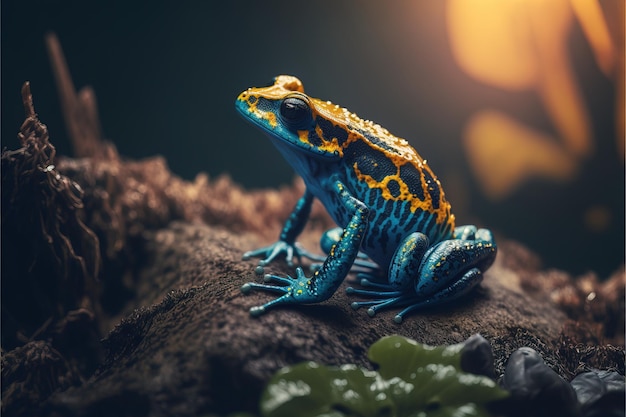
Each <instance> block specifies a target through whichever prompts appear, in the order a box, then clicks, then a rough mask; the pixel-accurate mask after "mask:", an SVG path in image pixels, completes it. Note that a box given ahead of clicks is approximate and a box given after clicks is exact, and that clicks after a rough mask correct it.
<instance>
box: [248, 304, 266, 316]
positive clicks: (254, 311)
mask: <svg viewBox="0 0 626 417" xmlns="http://www.w3.org/2000/svg"><path fill="white" fill-rule="evenodd" d="M264 313H265V307H264V306H255V307H252V308H250V315H251V316H252V317H259V316H260V315H262V314H264Z"/></svg>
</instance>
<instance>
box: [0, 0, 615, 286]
mask: <svg viewBox="0 0 626 417" xmlns="http://www.w3.org/2000/svg"><path fill="white" fill-rule="evenodd" d="M615 1H616V2H617V1H621V0H615ZM390 4H391V3H390V2H381V1H375V0H353V1H331V0H326V1H316V2H304V1H303V2H295V1H288V0H283V1H263V2H258V1H242V0H237V1H226V2H201V1H178V2H167V3H166V2H158V1H157V2H143V3H142V2H132V1H125V2H121V1H92V2H87V1H60V0H39V1H31V2H29V1H20V0H2V3H1V7H2V9H1V19H2V21H1V31H2V32H1V52H2V56H1V59H2V61H1V62H2V67H1V70H2V72H1V75H2V85H1V88H2V90H1V95H2V102H1V110H2V114H1V120H2V131H1V133H2V146H3V147H8V148H16V147H17V146H18V141H17V138H16V133H17V131H18V129H19V126H20V125H21V123H22V121H23V108H22V104H21V97H20V88H21V85H22V83H23V82H24V81H26V80H28V81H30V82H31V89H32V92H33V96H34V101H35V109H36V110H37V112H38V114H39V116H40V119H41V120H42V121H43V122H44V123H46V124H47V125H48V128H49V130H50V136H51V139H52V142H53V143H54V144H55V145H56V147H57V150H58V151H59V153H61V154H66V155H70V154H71V150H70V144H69V141H68V139H67V133H66V131H65V127H64V125H63V120H62V115H61V113H60V107H59V102H58V98H57V92H56V88H55V85H54V80H53V77H52V72H51V70H50V65H49V62H48V57H47V53H46V50H45V45H44V34H45V33H47V32H48V31H54V32H56V34H57V35H58V37H59V40H60V42H61V45H62V47H63V49H64V52H65V54H66V57H67V60H68V64H69V68H70V71H71V73H72V76H73V79H74V83H75V85H76V87H77V88H80V87H82V86H85V85H91V86H92V87H93V88H94V90H95V92H96V95H97V99H98V105H99V110H100V117H101V123H102V126H103V130H104V134H105V136H106V137H107V138H109V139H110V140H111V141H113V142H114V143H115V144H116V146H117V147H118V149H119V151H120V153H121V154H122V155H124V156H127V157H130V158H143V157H148V156H152V155H155V154H161V155H163V156H165V157H166V158H167V160H168V163H169V166H170V167H171V169H172V170H173V171H174V172H175V173H176V174H178V175H180V176H182V177H184V178H187V179H193V177H194V176H195V175H196V174H198V173H199V172H201V171H204V172H207V173H209V175H210V176H211V177H216V176H218V175H221V174H228V175H230V176H231V177H232V178H233V179H234V180H235V181H236V182H238V183H240V184H242V185H244V186H245V187H247V188H259V187H276V186H278V185H281V184H287V183H291V181H292V179H293V171H292V169H291V168H290V167H289V165H288V164H287V162H286V161H284V160H282V158H281V156H280V155H279V154H278V152H276V151H275V149H274V148H273V147H272V146H271V145H270V144H269V142H268V140H267V139H266V138H264V137H263V136H262V135H261V133H260V132H259V131H256V130H254V129H253V128H252V127H251V126H249V125H248V124H246V123H244V122H243V121H242V120H241V119H240V118H239V117H238V116H237V115H236V113H235V111H234V107H233V104H234V100H235V98H236V96H237V94H238V93H239V92H241V91H242V90H244V89H245V88H247V87H251V86H260V85H264V84H267V83H268V82H270V81H271V79H272V77H274V76H275V75H278V74H293V75H297V76H298V77H299V78H300V79H301V80H302V81H303V82H304V85H305V89H306V91H307V92H308V93H309V94H310V95H312V96H315V97H319V98H323V99H327V100H331V101H333V102H334V103H337V104H340V105H342V106H345V107H347V108H349V109H350V110H351V111H353V112H355V113H357V114H359V115H360V116H361V117H363V118H365V119H372V120H375V121H376V122H377V123H379V124H381V125H382V126H385V127H387V128H388V129H389V130H391V131H392V132H393V133H395V134H396V135H398V136H401V137H404V138H407V139H408V140H409V141H410V142H411V144H412V145H413V146H415V148H416V149H417V150H418V152H419V153H420V154H421V155H422V156H424V157H425V158H427V159H428V161H429V163H430V165H431V166H432V167H433V169H434V170H435V172H436V173H437V174H438V175H439V177H440V179H441V180H442V182H443V184H444V187H445V188H446V191H447V196H448V198H449V200H450V201H451V203H452V205H453V211H454V212H455V214H456V216H457V219H458V224H464V223H477V224H479V225H484V226H487V227H490V228H491V229H492V230H494V231H496V232H497V233H498V234H499V235H500V236H506V237H508V238H513V239H516V240H519V241H521V242H523V243H525V244H526V245H528V246H530V247H531V248H532V249H533V250H535V251H537V252H538V253H540V255H541V257H542V259H543V260H544V266H546V267H557V268H561V269H565V270H567V271H569V272H572V273H575V274H580V273H584V272H586V271H589V270H593V271H596V272H598V273H599V275H600V277H601V278H605V277H606V276H607V275H608V274H610V273H611V272H613V271H614V270H616V269H617V268H618V267H619V266H620V265H621V264H623V262H624V156H623V148H622V149H621V150H620V149H619V147H618V146H617V145H616V142H618V141H620V140H621V141H623V138H620V139H617V141H616V138H617V135H618V134H617V133H616V129H615V125H616V124H615V101H616V89H617V88H618V87H617V86H616V82H615V79H611V78H609V77H607V76H605V75H604V74H603V73H602V72H601V71H600V70H599V69H598V67H597V65H596V63H595V61H594V58H593V53H592V50H591V48H590V46H589V45H588V42H587V40H586V38H585V36H584V34H583V32H582V31H581V28H580V26H579V25H578V24H576V23H574V24H573V25H572V28H571V34H570V35H569V38H568V39H569V41H568V46H567V48H568V53H569V57H570V58H571V66H572V68H573V71H574V75H575V78H576V80H577V82H578V85H579V88H580V90H581V93H582V96H583V98H584V101H585V103H586V108H587V110H588V113H589V117H590V119H591V122H592V133H593V148H594V151H593V153H592V154H591V155H588V156H587V157H585V158H583V159H581V161H580V166H579V167H578V173H577V174H576V175H575V176H574V177H573V178H569V179H567V180H563V181H554V180H546V179H545V178H540V177H539V178H535V179H531V180H529V181H526V182H524V183H523V184H522V185H521V186H519V187H516V188H515V189H514V190H511V191H510V192H509V193H507V195H506V196H504V197H501V198H493V196H490V195H488V193H487V194H486V193H484V192H483V190H484V188H483V187H481V184H479V183H478V180H477V179H476V176H475V175H474V173H473V172H472V170H471V169H470V166H469V164H468V163H467V155H466V154H465V148H464V147H463V145H462V136H463V129H464V126H465V124H466V122H467V120H468V119H469V118H470V117H471V115H472V114H474V113H475V112H476V111H479V110H481V109H484V108H497V109H499V110H501V111H503V112H505V113H507V114H510V115H515V117H518V118H521V119H522V120H524V121H525V122H527V123H529V124H531V125H532V126H533V128H535V129H538V130H541V131H545V132H546V134H548V135H552V136H554V135H555V127H554V126H553V123H552V122H551V120H550V118H549V117H548V115H546V114H545V111H544V110H543V109H542V106H541V103H540V102H539V100H538V98H537V95H536V94H535V93H534V92H533V91H526V92H515V93H512V92H510V91H504V90H502V89H499V88H497V87H495V86H493V85H488V84H484V83H482V82H480V81H479V80H476V79H474V78H472V77H471V76H470V75H467V74H466V73H464V72H463V70H462V69H461V68H460V67H459V66H458V65H457V64H456V63H455V60H454V57H453V55H452V52H451V49H450V47H449V39H448V32H447V29H446V19H445V16H446V4H447V3H446V2H444V1H413V2H408V1H407V2H394V3H393V7H391V6H389V5H390ZM602 4H603V8H604V9H605V11H608V14H609V15H610V14H611V13H614V10H615V7H613V6H614V4H612V3H611V1H608V2H602ZM622 12H623V8H622ZM621 30H622V31H623V26H622V29H621ZM621 36H622V37H623V33H622V34H621ZM622 46H623V45H622ZM620 52H621V54H622V59H623V47H622V50H621V51H620ZM622 77H623V75H622ZM622 86H623V84H622ZM622 88H623V87H622ZM511 152H515V149H511ZM594 208H596V209H597V208H600V212H601V213H602V216H601V220H602V221H600V223H593V222H591V223H589V221H586V220H585V219H586V218H588V216H589V213H590V210H592V209H594ZM594 224H595V226H594Z"/></svg>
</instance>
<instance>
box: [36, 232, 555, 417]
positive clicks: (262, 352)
mask: <svg viewBox="0 0 626 417" xmlns="http://www.w3.org/2000/svg"><path fill="white" fill-rule="evenodd" d="M306 233H309V234H310V233H311V231H308V232H306ZM304 240H309V241H310V240H311V236H305V239H304ZM264 243H267V242H261V241H259V238H258V237H257V236H255V235H252V234H246V233H243V234H233V233H231V232H229V231H227V230H224V229H219V228H215V227H209V226H205V225H199V224H189V223H185V222H176V223H173V224H171V226H170V227H168V228H166V229H162V230H160V231H157V232H154V233H149V234H148V235H147V236H146V244H145V246H144V252H143V256H144V258H143V259H142V263H141V264H142V268H141V270H140V272H139V277H140V278H139V284H138V294H137V297H136V299H137V300H138V302H139V308H138V309H137V310H136V311H134V312H133V313H132V314H130V315H129V316H128V317H126V318H125V319H124V320H122V322H121V323H120V324H119V325H118V326H116V327H115V329H114V330H113V331H112V332H111V333H110V334H109V336H108V337H107V338H106V339H105V341H104V343H105V346H106V348H107V350H108V355H107V358H106V360H105V361H104V363H103V365H102V366H101V367H100V369H99V370H98V371H97V372H96V373H95V375H94V376H93V377H91V378H90V379H89V380H88V381H87V382H86V383H85V384H84V385H82V386H81V387H78V388H71V389H69V390H67V391H65V392H61V393H57V394H55V395H53V396H52V397H51V399H50V400H49V402H48V408H47V410H48V411H56V412H58V413H60V414H63V415H88V414H89V413H90V412H91V411H92V410H94V409H98V410H100V411H101V412H102V413H104V414H106V413H105V411H106V412H107V413H109V412H110V414H113V413H116V412H121V411H122V410H120V409H118V408H117V407H119V406H118V405H117V404H118V402H119V399H120V398H124V399H127V401H126V405H127V406H128V407H130V408H131V409H134V410H137V412H136V413H135V414H126V415H150V416H165V415H173V414H174V415H179V416H187V415H189V416H191V415H194V416H195V415H198V414H199V413H202V412H208V411H212V412H218V413H222V414H224V413H228V412H232V411H242V410H243V411H255V410H256V407H257V404H258V396H259V394H260V392H261V390H262V387H263V385H264V384H265V383H266V381H267V380H268V378H269V377H270V376H271V375H272V374H273V373H274V372H276V371H277V370H278V369H279V368H281V367H283V366H285V365H292V364H295V363H297V362H301V361H307V360H313V361H316V362H319V363H324V364H328V365H339V364H344V363H354V364H357V365H361V366H369V363H368V361H367V358H366V350H367V348H368V347H369V346H370V345H371V344H372V343H373V342H374V341H376V340H377V339H379V338H380V337H382V336H385V335H390V334H400V335H403V336H406V337H409V338H411V339H414V340H417V341H419V342H423V343H427V344H431V345H441V344H452V343H458V342H461V341H463V340H465V339H466V338H467V337H469V336H471V335H472V334H474V333H481V334H482V335H483V336H484V337H485V338H486V339H487V340H488V341H489V342H490V343H491V344H492V346H493V350H494V354H495V356H496V358H508V356H509V354H510V353H511V352H512V351H513V350H515V349H517V348H518V347H521V346H532V347H533V348H534V349H536V350H537V351H539V352H540V353H541V355H542V356H543V357H544V358H546V360H547V361H548V362H549V363H552V364H558V358H556V357H555V355H554V351H553V350H552V347H553V346H555V344H556V343H557V340H558V336H559V330H560V326H561V324H562V322H563V321H564V320H565V316H564V314H563V313H562V312H560V311H559V310H558V309H556V307H555V306H554V305H551V304H550V303H545V302H543V301H541V300H537V299H533V298H531V297H529V296H527V295H525V293H524V292H523V291H522V290H521V289H519V287H517V286H516V285H517V284H516V283H515V281H516V279H517V274H516V272H515V271H513V270H509V269H506V268H505V267H503V266H502V262H501V261H496V263H495V265H494V266H493V267H492V268H491V269H490V270H489V271H488V272H487V274H486V277H485V280H484V282H483V284H482V287H481V288H480V289H479V290H477V291H476V292H475V293H473V294H472V295H471V296H469V297H467V298H466V299H464V300H461V301H459V302H456V303H455V304H454V305H448V306H442V307H439V308H436V309H432V310H429V311H424V312H422V313H419V314H414V315H411V316H409V317H407V319H406V320H405V321H404V322H403V323H402V324H400V325H398V324H396V323H394V321H393V317H394V314H395V313H394V312H393V311H389V312H381V313H379V314H378V315H377V316H375V317H373V318H370V317H369V316H368V315H367V314H366V313H365V312H364V311H354V310H352V309H351V308H350V303H351V301H353V300H354V298H353V297H349V296H348V295H346V294H345V291H344V290H345V287H346V285H345V284H344V286H343V287H342V288H341V289H340V290H339V291H338V292H337V293H336V294H335V295H334V296H333V297H332V298H331V299H330V300H328V301H326V302H324V303H321V304H318V305H310V306H293V307H285V308H281V309H276V310H274V311H270V312H268V313H267V314H266V315H264V316H262V317H259V318H252V317H250V315H249V313H248V310H249V308H250V307H251V306H254V305H259V304H261V303H262V302H263V301H264V300H267V299H269V297H271V295H270V294H265V293H256V292H255V293H252V294H250V295H243V294H241V292H240V287H241V285H242V284H243V283H245V282H247V281H251V280H259V279H260V278H259V277H258V276H256V275H255V274H254V267H255V262H254V261H241V259H240V258H241V254H242V253H243V252H244V251H246V250H249V249H250V248H254V247H257V246H259V245H260V244H264ZM505 247H506V245H505ZM504 250H505V251H506V249H504ZM503 258H506V255H505V256H504V257H503ZM266 269H267V270H268V272H273V273H283V274H284V273H293V271H292V270H290V269H289V268H287V267H286V265H284V264H281V263H278V264H271V265H270V266H268V267H266ZM496 371H497V372H499V373H501V372H502V371H503V361H496ZM131 398H132V399H133V400H129V399H131Z"/></svg>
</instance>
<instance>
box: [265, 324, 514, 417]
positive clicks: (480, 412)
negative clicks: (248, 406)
mask: <svg viewBox="0 0 626 417" xmlns="http://www.w3.org/2000/svg"><path fill="white" fill-rule="evenodd" d="M462 348H463V344H458V345H452V346H448V347H431V346H427V345H423V344H419V343H417V342H415V341H413V340H410V339H406V338H404V337H400V336H389V337H385V338H383V339H381V340H379V341H378V342H376V343H374V344H373V345H372V346H371V348H370V350H369V355H368V356H369V358H370V360H372V361H373V362H375V363H377V364H378V365H379V366H380V369H379V371H378V372H377V371H368V370H366V369H363V368H359V367H357V366H355V365H344V366H341V367H339V368H337V367H327V366H322V365H318V364H316V363H314V362H307V363H302V364H299V365H295V366H293V367H288V368H284V369H283V370H281V371H279V372H278V373H277V374H276V375H275V376H274V377H273V378H272V379H271V380H270V382H269V384H268V386H267V388H266V390H265V392H264V393H263V396H262V399H261V412H262V415H263V416H265V417H283V416H285V417H291V416H302V417H320V416H327V417H357V416H358V417H367V416H376V417H383V416H385V417H387V416H388V417H396V416H397V417H418V416H419V417H440V416H441V417H448V416H452V417H465V416H468V417H469V416H488V415H489V414H488V413H487V412H486V411H485V409H484V408H483V406H482V405H483V404H485V403H487V402H490V401H493V400H497V399H500V398H504V397H506V396H507V395H508V393H507V392H506V391H504V390H502V389H500V388H499V387H498V386H497V385H496V383H495V382H494V381H492V380H491V379H489V378H488V377H485V376H480V375H473V374H469V373H466V372H463V371H461V369H460V352H461V349H462Z"/></svg>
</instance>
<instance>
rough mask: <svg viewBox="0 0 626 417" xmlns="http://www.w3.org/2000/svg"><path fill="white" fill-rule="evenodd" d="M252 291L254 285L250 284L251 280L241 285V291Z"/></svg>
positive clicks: (246, 292) (245, 292)
mask: <svg viewBox="0 0 626 417" xmlns="http://www.w3.org/2000/svg"><path fill="white" fill-rule="evenodd" d="M250 291H252V286H251V285H250V283H249V282H246V283H245V284H243V285H242V286H241V292H242V293H244V294H248V293H249V292H250Z"/></svg>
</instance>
